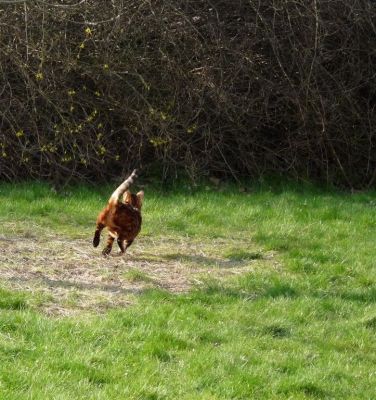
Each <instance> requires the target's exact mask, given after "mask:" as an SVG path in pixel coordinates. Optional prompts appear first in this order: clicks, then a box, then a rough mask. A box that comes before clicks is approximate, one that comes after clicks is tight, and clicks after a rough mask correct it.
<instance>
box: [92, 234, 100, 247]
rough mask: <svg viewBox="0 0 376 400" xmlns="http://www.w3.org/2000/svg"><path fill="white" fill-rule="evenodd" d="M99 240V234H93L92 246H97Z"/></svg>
mask: <svg viewBox="0 0 376 400" xmlns="http://www.w3.org/2000/svg"><path fill="white" fill-rule="evenodd" d="M99 241H100V236H99V235H95V236H94V239H93V246H94V247H98V245H99Z"/></svg>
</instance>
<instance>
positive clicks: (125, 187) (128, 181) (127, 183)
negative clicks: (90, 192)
mask: <svg viewBox="0 0 376 400" xmlns="http://www.w3.org/2000/svg"><path fill="white" fill-rule="evenodd" d="M135 178H137V170H136V169H135V170H133V172H132V173H131V174H130V176H129V177H128V178H127V179H126V180H125V181H124V182H123V183H122V184H121V185H120V186H119V187H118V188H117V189H116V190H115V191H114V193H112V195H111V197H110V200H109V203H111V204H117V203H118V202H119V198H120V197H121V196H122V195H123V194H124V192H125V191H126V190H128V188H129V186H131V185H132V183H133V182H134V180H135Z"/></svg>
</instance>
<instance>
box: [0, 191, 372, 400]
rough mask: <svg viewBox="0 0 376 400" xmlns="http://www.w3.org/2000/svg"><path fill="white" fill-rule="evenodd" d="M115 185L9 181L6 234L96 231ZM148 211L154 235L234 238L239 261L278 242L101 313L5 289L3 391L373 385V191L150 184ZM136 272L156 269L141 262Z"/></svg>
mask: <svg viewBox="0 0 376 400" xmlns="http://www.w3.org/2000/svg"><path fill="white" fill-rule="evenodd" d="M110 192H111V187H108V188H102V189H100V190H98V189H95V188H71V189H68V190H66V192H65V193H63V194H55V193H54V192H52V191H51V190H50V188H49V187H48V186H46V185H41V184H24V185H5V184H3V185H0V202H1V208H0V222H1V228H0V237H2V238H10V237H19V238H22V237H24V235H26V236H27V235H29V236H30V235H33V234H34V233H33V232H37V233H38V234H41V235H43V232H45V231H49V232H55V233H57V234H59V235H61V236H62V237H73V238H74V237H80V238H87V240H88V241H90V240H91V235H92V232H93V227H94V222H95V217H96V214H97V212H98V211H99V210H100V208H101V207H102V206H103V205H104V202H105V201H106V199H107V197H108V195H109V193H110ZM143 218H144V225H143V230H142V232H141V235H145V236H148V237H153V238H155V240H161V241H163V240H164V239H166V238H171V237H180V238H185V240H186V241H187V243H189V239H190V238H194V239H195V240H203V241H205V242H206V243H207V242H208V241H209V242H210V240H211V239H213V243H218V242H216V241H214V239H218V238H221V239H225V241H224V242H225V243H226V239H228V244H225V245H223V247H222V248H220V247H215V248H213V253H216V252H217V253H218V254H220V255H221V256H222V257H225V258H226V259H229V260H232V261H233V262H239V261H242V262H245V261H249V262H254V261H255V260H257V259H262V258H263V257H265V254H268V257H272V259H271V263H270V265H269V266H268V267H265V269H260V268H258V269H256V270H254V271H252V272H249V273H247V274H243V275H240V276H236V277H234V278H232V279H228V280H225V281H223V280H221V281H218V280H215V279H212V280H207V282H206V283H205V285H204V286H203V287H199V288H196V289H193V290H192V291H191V292H189V293H186V294H180V295H173V294H170V293H168V292H165V291H163V290H159V289H150V290H147V291H145V292H144V293H143V294H141V295H140V296H139V297H138V301H137V302H136V303H135V304H134V305H132V306H130V307H128V308H124V309H115V310H112V311H107V312H106V313H104V314H102V315H100V316H96V315H95V314H94V315H87V314H83V315H79V314H78V315H75V316H71V317H67V318H52V317H51V318H49V317H47V316H45V315H43V314H42V313H40V312H39V311H38V308H37V307H36V306H34V304H35V300H34V299H33V294H30V293H28V294H26V293H22V292H12V291H9V290H5V289H4V290H3V291H1V292H0V297H1V299H0V360H1V363H0V398H4V399H17V400H18V399H87V398H90V399H122V398H124V399H171V400H172V399H187V400H188V399H210V400H212V399H226V400H227V399H252V398H254V399H312V398H316V399H324V398H327V399H372V398H373V397H374V388H375V386H376V375H375V373H374V369H375V362H376V359H375V354H376V352H375V350H376V349H375V333H376V323H375V321H376V307H375V302H376V289H375V288H376V268H375V267H376V265H375V260H376V251H375V232H376V230H375V228H376V195H375V193H374V192H368V193H360V194H356V195H350V194H346V193H340V192H335V191H324V190H319V189H317V188H314V187H310V186H303V187H302V186H298V185H285V186H283V185H280V186H279V187H276V186H273V187H269V186H268V185H266V184H265V185H263V186H261V187H254V188H253V189H252V188H250V191H249V192H246V193H240V192H239V191H238V189H237V188H236V187H235V186H233V187H227V188H224V190H223V191H217V190H215V189H214V188H210V189H209V190H207V189H205V188H201V189H196V190H193V191H192V190H189V188H184V187H180V188H178V189H176V190H174V191H168V192H163V191H162V190H157V189H155V188H148V187H146V188H145V206H144V209H143ZM244 238H246V239H247V240H248V239H249V241H250V242H252V243H254V244H255V247H256V248H260V249H261V250H260V251H258V250H255V249H254V248H251V249H248V248H245V247H244V243H245V242H244ZM221 243H223V242H222V241H221ZM3 244H4V245H3ZM0 245H1V250H2V251H6V246H8V244H7V242H5V241H4V242H1V241H0ZM134 246H137V244H136V243H135V245H134ZM173 250H174V249H172V250H171V254H172V256H174V254H175V253H174V251H173ZM176 257H178V255H176ZM180 261H181V262H184V259H181V260H180ZM213 268H214V267H213ZM127 276H128V278H129V281H130V282H132V281H134V282H139V281H140V280H141V281H145V280H149V279H151V278H150V277H149V276H148V275H146V274H145V273H144V272H142V271H139V270H136V269H134V270H131V271H130V272H128V275H127Z"/></svg>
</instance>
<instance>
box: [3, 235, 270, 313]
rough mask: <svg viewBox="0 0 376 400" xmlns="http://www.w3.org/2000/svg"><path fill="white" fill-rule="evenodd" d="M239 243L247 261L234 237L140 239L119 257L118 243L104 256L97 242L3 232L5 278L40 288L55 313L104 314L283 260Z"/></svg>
mask: <svg viewBox="0 0 376 400" xmlns="http://www.w3.org/2000/svg"><path fill="white" fill-rule="evenodd" d="M25 236H27V237H25ZM235 244H236V246H237V247H239V248H241V249H242V250H241V253H240V254H243V256H244V255H245V256H244V259H242V258H240V259H239V257H232V256H230V257H229V256H226V251H225V250H226V249H228V246H229V242H228V241H227V240H223V239H216V240H211V241H207V242H202V241H194V240H190V239H188V238H187V239H185V238H177V239H175V238H173V239H172V238H166V239H158V240H157V239H152V238H149V237H140V238H139V239H138V240H137V241H136V242H135V244H134V245H133V246H132V247H131V248H130V249H129V250H128V253H127V254H125V255H121V256H120V255H118V254H117V251H118V250H117V249H116V248H115V246H114V249H113V253H112V254H111V255H110V256H109V257H104V256H102V255H101V252H100V249H99V248H98V249H94V248H93V247H92V245H91V240H90V239H88V240H82V239H81V240H71V239H66V238H60V237H56V236H53V235H46V236H44V235H43V236H38V237H30V235H22V237H16V238H15V237H13V238H7V237H5V236H0V281H1V282H2V284H5V285H6V286H8V287H11V288H12V289H16V290H23V291H31V292H33V293H34V294H35V295H36V296H35V297H36V298H40V307H41V308H42V309H44V310H45V311H46V312H48V313H52V314H56V313H57V314H68V313H73V312H77V311H79V310H95V311H97V312H98V311H101V310H105V309H108V308H111V307H119V306H120V307H121V306H126V305H127V304H131V303H133V302H134V301H136V298H137V295H138V294H139V293H141V292H142V291H144V290H147V289H149V288H161V289H164V290H168V291H170V292H172V293H182V292H186V291H187V290H189V289H190V288H191V287H192V286H193V285H200V284H201V283H202V282H203V281H205V280H206V279H208V278H210V277H212V278H215V279H225V278H226V277H229V276H232V275H236V274H241V273H246V272H249V271H252V270H254V269H255V268H259V267H262V268H263V267H269V268H270V265H271V264H276V263H275V261H274V259H273V254H271V253H267V254H262V253H261V252H259V251H256V252H255V249H254V248H253V249H252V246H251V245H250V242H248V241H246V240H245V241H243V242H241V243H240V242H239V241H236V243H235ZM231 251H232V252H233V250H231ZM230 254H231V252H230ZM247 255H248V256H247Z"/></svg>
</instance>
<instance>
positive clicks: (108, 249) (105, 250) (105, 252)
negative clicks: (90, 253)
mask: <svg viewBox="0 0 376 400" xmlns="http://www.w3.org/2000/svg"><path fill="white" fill-rule="evenodd" d="M110 253H111V247H105V248H104V249H103V250H102V254H103V255H104V256H108V255H109V254H110Z"/></svg>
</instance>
